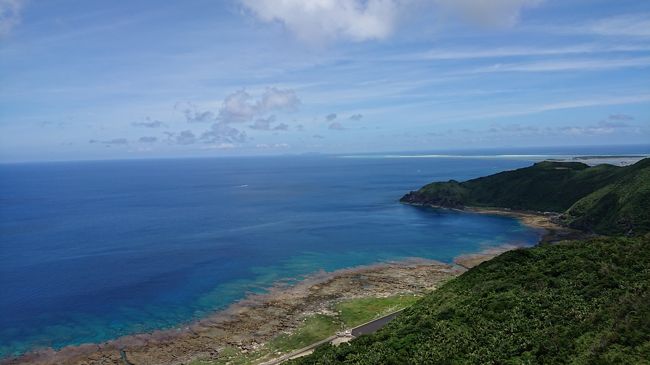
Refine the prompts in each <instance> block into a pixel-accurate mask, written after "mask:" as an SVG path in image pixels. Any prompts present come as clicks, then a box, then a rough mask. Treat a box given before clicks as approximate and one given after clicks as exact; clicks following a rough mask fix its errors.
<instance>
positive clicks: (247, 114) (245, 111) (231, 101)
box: [217, 87, 301, 123]
mask: <svg viewBox="0 0 650 365" xmlns="http://www.w3.org/2000/svg"><path fill="white" fill-rule="evenodd" d="M300 103H301V102H300V99H299V98H298V96H297V95H296V93H295V92H294V91H293V90H288V89H287V90H282V89H277V88H274V87H271V88H267V89H266V90H265V91H264V93H262V95H261V96H260V98H259V99H257V100H254V98H253V97H252V96H251V95H250V94H249V93H248V92H246V91H245V90H239V91H236V92H234V93H232V94H230V95H228V96H227V97H226V98H225V99H224V101H223V104H222V106H221V109H219V115H218V116H217V119H218V120H219V121H220V122H223V123H241V122H250V121H252V120H253V119H254V118H255V117H258V116H262V115H265V114H266V113H269V112H273V111H279V110H285V111H295V110H296V109H297V108H298V106H300Z"/></svg>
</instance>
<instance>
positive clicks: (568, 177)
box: [401, 158, 650, 235]
mask: <svg viewBox="0 0 650 365" xmlns="http://www.w3.org/2000/svg"><path fill="white" fill-rule="evenodd" d="M649 176H650V159H648V158H646V159H644V160H641V161H639V162H637V163H636V164H634V165H631V166H627V167H616V166H612V165H598V166H594V167H589V166H587V165H585V164H582V163H578V162H551V161H544V162H539V163H536V164H534V165H533V166H530V167H526V168H522V169H518V170H513V171H505V172H501V173H498V174H494V175H490V176H486V177H481V178H477V179H472V180H468V181H465V182H457V181H453V180H451V181H447V182H435V183H431V184H428V185H426V186H424V187H423V188H421V189H420V190H418V191H413V192H410V193H409V194H407V195H405V196H404V197H403V198H402V199H401V201H403V202H407V203H418V204H431V205H437V206H443V207H451V208H462V207H465V206H473V207H499V208H509V209H517V210H534V211H545V212H546V211H550V212H558V213H562V212H566V215H565V216H564V217H563V219H564V222H565V223H566V224H568V225H569V226H571V227H574V228H580V229H583V230H587V231H594V232H597V233H603V234H627V235H636V234H644V233H647V232H650V213H649V212H648V211H649V210H650V209H648V208H645V207H648V206H650V179H649V178H648V177H649Z"/></svg>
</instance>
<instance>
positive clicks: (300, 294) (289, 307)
mask: <svg viewBox="0 0 650 365" xmlns="http://www.w3.org/2000/svg"><path fill="white" fill-rule="evenodd" d="M481 213H489V214H508V215H514V216H516V217H518V218H519V219H521V220H522V222H523V223H524V224H527V225H530V226H533V227H536V228H540V229H544V230H546V232H547V233H549V232H554V231H556V230H561V227H559V226H558V225H557V224H555V223H554V222H553V220H552V217H549V216H544V215H539V214H530V213H522V212H510V211H507V212H504V211H486V210H481ZM515 248H517V247H516V246H513V245H503V246H501V247H497V248H491V249H489V250H486V251H484V252H481V253H475V254H468V255H463V256H460V257H458V258H456V260H455V264H456V265H448V264H443V263H440V262H436V261H431V260H424V259H411V260H406V261H400V262H389V263H382V264H377V265H371V266H364V267H357V268H352V269H346V270H339V271H336V272H332V273H325V272H322V273H317V274H314V275H312V276H310V277H309V278H307V279H305V280H303V281H300V282H299V283H297V284H295V285H292V286H287V285H278V286H275V287H273V288H271V289H270V290H269V291H268V293H266V294H261V295H252V296H250V297H248V298H247V299H245V300H242V301H240V302H237V303H235V304H233V305H231V306H230V307H229V308H228V309H226V310H223V311H219V312H216V313H215V314H213V315H211V316H208V317H207V318H205V319H202V320H199V321H196V322H193V323H191V324H189V325H187V326H185V327H181V328H177V329H171V330H161V331H156V332H153V333H145V334H137V335H130V336H125V337H121V338H119V339H116V340H113V341H109V342H105V343H102V344H88V345H81V346H69V347H66V348H63V349H61V350H59V351H55V350H52V349H44V350H39V351H35V352H32V353H29V354H26V355H23V356H21V357H17V358H11V359H6V360H4V361H2V362H1V363H2V364H3V365H18V364H36V365H63V364H73V365H95V364H100V365H105V364H114V365H124V364H125V362H124V360H123V358H122V354H121V350H123V351H124V355H125V357H126V358H127V359H128V361H129V362H130V363H132V364H136V365H153V364H166V365H167V364H168V365H180V364H189V363H190V362H191V361H193V360H211V359H218V358H219V354H220V352H221V351H222V349H224V348H226V347H235V348H238V349H239V350H241V351H243V352H248V351H254V350H256V349H258V348H260V347H261V346H263V344H264V343H266V342H268V341H269V340H270V339H272V338H273V337H275V336H277V335H279V334H282V333H291V332H292V331H293V330H295V329H296V328H297V327H298V326H299V325H300V324H301V322H302V320H303V319H304V318H305V317H307V316H309V315H312V314H315V313H324V314H328V313H330V312H331V308H332V307H333V304H335V303H337V302H338V301H341V300H346V299H354V298H362V297H388V296H394V295H403V294H424V293H427V292H430V291H432V290H434V289H436V288H437V287H438V286H440V284H442V283H443V282H445V281H446V280H448V279H450V278H452V277H455V276H458V275H460V274H461V273H463V272H464V271H466V270H467V269H468V268H471V267H473V266H476V265H478V264H480V263H481V262H483V261H487V260H489V259H491V258H492V257H495V256H498V255H499V254H501V253H503V252H505V251H508V250H511V249H515Z"/></svg>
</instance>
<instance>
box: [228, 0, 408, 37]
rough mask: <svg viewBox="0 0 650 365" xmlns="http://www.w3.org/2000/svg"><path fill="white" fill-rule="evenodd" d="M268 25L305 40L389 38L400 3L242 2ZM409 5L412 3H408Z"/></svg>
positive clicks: (351, 0)
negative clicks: (280, 28) (280, 26)
mask: <svg viewBox="0 0 650 365" xmlns="http://www.w3.org/2000/svg"><path fill="white" fill-rule="evenodd" d="M240 1H241V2H242V4H243V5H244V6H245V7H246V8H247V9H248V10H250V11H251V12H252V13H253V14H254V15H255V16H256V17H258V18H259V19H260V20H262V21H265V22H274V21H277V22H280V23H282V24H283V25H284V26H285V27H286V28H287V29H288V30H290V31H291V32H293V33H294V34H295V35H296V36H297V37H298V38H300V39H302V40H305V41H314V40H317V41H318V40H332V39H338V38H343V39H347V40H351V41H357V42H359V41H367V40H373V39H384V38H386V37H388V36H389V35H390V34H391V33H392V32H393V28H394V27H395V23H396V11H397V9H396V7H397V6H398V3H400V1H397V0H366V1H361V0H310V1H304V0H282V1H276V0H240ZM406 2H410V1H406Z"/></svg>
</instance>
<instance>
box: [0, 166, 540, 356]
mask: <svg viewBox="0 0 650 365" xmlns="http://www.w3.org/2000/svg"><path fill="white" fill-rule="evenodd" d="M530 163H531V162H530V161H529V160H527V159H526V158H520V159H491V158H480V159H476V158H406V159H400V158H381V157H380V156H373V158H342V157H333V156H330V157H327V156H309V157H307V156H306V157H266V158H260V157H256V158H252V157H251V158H215V159H186V160H147V161H103V162H64V163H25V164H5V165H0V288H1V290H2V292H1V295H0V313H1V315H0V356H7V355H10V354H17V353H21V352H24V351H27V350H30V349H33V348H37V347H49V346H52V347H55V348H60V347H62V346H65V345H70V344H80V343H86V342H100V341H105V340H108V339H111V338H115V337H118V336H120V335H124V334H129V333H136V332H143V331H148V330H152V329H158V328H168V327H173V326H176V325H179V324H182V323H184V322H187V321H190V320H192V319H195V318H197V317H201V316H204V315H206V314H209V313H210V312H212V311H214V310H217V309H219V308H224V307H225V306H227V305H228V304H230V303H232V302H233V301H235V300H237V299H240V298H242V297H244V296H245V295H246V294H247V293H249V292H259V291H261V290H263V289H264V288H265V287H268V286H269V285H271V284H272V283H274V282H276V281H277V280H280V279H286V278H299V277H301V276H302V275H306V274H309V273H313V272H315V271H318V270H321V269H322V270H328V271H331V270H336V269H340V268H344V267H351V266H357V265H362V264H370V263H376V262H380V261H386V260H392V259H399V258H407V257H426V258H431V259H437V260H441V261H445V262H451V260H452V259H453V258H454V257H455V256H457V255H459V254H462V253H468V252H475V251H479V250H481V249H484V248H487V247H490V246H495V245H501V244H504V243H514V244H522V245H531V244H534V243H535V242H537V240H538V238H539V234H540V233H539V232H537V231H534V230H531V229H528V228H526V227H523V226H522V225H521V224H520V223H519V222H518V221H516V220H513V219H511V218H506V217H499V216H487V215H477V214H467V213H457V212H450V211H441V210H433V209H425V208H417V207H412V206H406V205H401V204H399V203H398V199H399V198H400V197H401V196H402V195H403V194H404V193H406V192H408V191H409V190H412V189H416V188H418V187H420V186H421V185H423V184H425V183H428V182H431V181H434V180H447V179H457V180H464V179H468V178H472V177H477V176H481V175H486V174H490V173H494V172H498V171H501V170H505V169H513V168H518V167H522V166H526V165H529V164H530Z"/></svg>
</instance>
